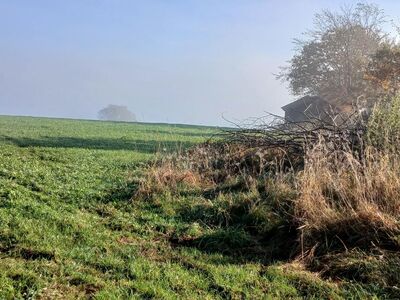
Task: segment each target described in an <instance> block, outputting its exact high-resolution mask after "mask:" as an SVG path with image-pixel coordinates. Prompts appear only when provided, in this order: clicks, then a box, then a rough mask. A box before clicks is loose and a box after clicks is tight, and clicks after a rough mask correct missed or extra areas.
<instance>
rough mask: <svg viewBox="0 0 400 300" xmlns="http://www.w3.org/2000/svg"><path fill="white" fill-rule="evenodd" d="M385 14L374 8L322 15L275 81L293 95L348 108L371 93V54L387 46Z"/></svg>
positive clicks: (349, 8) (369, 6)
mask: <svg viewBox="0 0 400 300" xmlns="http://www.w3.org/2000/svg"><path fill="white" fill-rule="evenodd" d="M384 23H385V15H384V13H383V11H382V10H380V9H379V8H378V7H377V6H375V5H372V4H357V5H356V6H355V7H354V8H352V7H344V8H342V10H341V11H340V12H339V13H335V12H331V11H328V10H326V11H323V12H322V13H320V14H317V15H316V16H315V19H314V25H315V26H314V29H312V30H310V31H308V32H307V33H306V34H305V36H306V39H305V40H295V44H296V53H295V55H294V56H293V58H292V59H291V60H290V61H289V65H288V66H287V67H283V68H282V70H281V73H280V74H279V75H278V77H279V78H281V79H283V80H286V81H287V82H288V83H289V87H290V90H291V92H292V93H293V94H294V95H299V96H302V95H318V96H321V97H323V98H324V99H326V100H328V101H329V102H330V103H342V104H343V103H346V104H352V103H353V102H354V101H356V100H357V99H359V98H360V97H367V96H370V94H371V93H373V90H372V89H371V87H370V84H369V83H368V81H367V80H365V72H366V69H367V67H368V65H369V60H370V56H371V55H373V54H374V53H375V52H376V51H377V50H378V49H379V48H380V47H381V45H382V44H384V43H385V42H386V38H387V35H386V34H385V33H384V31H383V29H382V25H383V24H384Z"/></svg>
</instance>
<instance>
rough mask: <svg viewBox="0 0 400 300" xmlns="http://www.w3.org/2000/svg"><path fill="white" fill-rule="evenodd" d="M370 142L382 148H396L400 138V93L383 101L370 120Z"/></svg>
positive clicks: (377, 106)
mask: <svg viewBox="0 0 400 300" xmlns="http://www.w3.org/2000/svg"><path fill="white" fill-rule="evenodd" d="M367 138H368V142H369V143H370V144H372V145H373V146H375V147H378V148H381V149H394V148H398V147H397V146H399V145H400V144H399V142H400V140H399V138H400V95H397V96H394V97H392V98H391V99H388V100H386V101H382V102H381V103H379V104H377V105H376V107H375V108H374V110H373V112H372V115H371V117H370V118H369V120H368V130H367Z"/></svg>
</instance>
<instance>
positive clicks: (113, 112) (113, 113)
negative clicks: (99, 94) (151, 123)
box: [98, 104, 136, 122]
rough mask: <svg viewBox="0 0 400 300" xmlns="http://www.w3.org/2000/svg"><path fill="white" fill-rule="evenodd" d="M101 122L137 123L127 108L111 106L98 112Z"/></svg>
mask: <svg viewBox="0 0 400 300" xmlns="http://www.w3.org/2000/svg"><path fill="white" fill-rule="evenodd" d="M98 117H99V119H100V120H107V121H124V122H136V116H135V114H134V113H132V112H131V111H130V110H129V109H128V108H127V107H126V106H120V105H114V104H110V105H108V106H107V107H105V108H103V109H101V110H100V111H99V112H98Z"/></svg>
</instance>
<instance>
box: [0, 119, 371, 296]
mask: <svg viewBox="0 0 400 300" xmlns="http://www.w3.org/2000/svg"><path fill="white" fill-rule="evenodd" d="M214 133H216V129H213V128H207V127H199V126H183V125H162V124H132V123H115V122H98V121H81V120H64V119H45V118H28V117H7V116H3V117H0V299H30V298H34V299H77V298H78V299H80V298H84V299H85V298H95V299H143V298H155V299H177V298H179V299H301V298H304V297H307V298H316V299H319V298H326V299H341V298H349V297H352V298H364V297H366V295H367V294H365V293H364V291H363V290H357V289H356V288H354V289H353V290H351V289H347V288H346V289H344V288H343V287H341V286H339V285H338V284H337V283H335V282H334V281H330V280H322V279H320V278H319V276H318V275H317V274H314V273H311V272H308V271H304V270H303V268H302V267H301V265H300V264H296V263H293V262H291V263H290V264H288V263H287V262H285V261H271V262H269V263H265V260H259V259H256V258H254V259H251V258H249V257H248V256H246V255H243V256H237V255H236V254H235V255H232V253H230V252H229V251H223V249H224V248H223V247H225V245H228V246H232V247H234V246H235V243H246V234H245V233H243V232H242V231H240V230H236V231H235V229H232V228H228V229H227V230H230V232H228V234H229V241H226V240H225V237H226V236H227V233H226V232H221V231H215V230H214V229H213V228H211V227H207V226H204V224H202V223H201V220H202V219H203V217H204V216H200V217H198V218H196V217H195V214H196V211H195V209H194V208H195V207H196V201H198V196H196V195H190V194H188V195H186V196H179V197H178V198H177V199H172V198H173V196H171V195H163V196H160V198H159V199H157V201H154V199H153V200H152V201H148V202H146V201H144V200H143V199H136V198H135V192H136V190H137V188H138V182H139V181H140V179H141V177H140V176H141V169H142V168H143V166H144V165H145V164H146V163H148V162H149V161H151V160H152V159H154V158H155V157H156V156H155V155H156V153H158V154H157V155H162V154H163V153H166V152H171V151H180V150H182V149H184V148H187V147H190V146H192V145H195V144H196V143H200V142H202V141H204V140H206V139H207V138H209V137H210V136H211V135H213V134H214ZM185 201H186V202H185ZM201 201H203V204H206V203H208V202H207V201H208V200H207V199H201ZM182 203H188V204H189V208H193V209H192V210H186V211H185V210H182V208H183V207H185V206H183V205H182ZM187 207H188V206H187V205H186V208H187ZM185 236H188V237H203V238H202V239H200V240H199V239H192V240H197V241H200V242H197V243H188V244H185V243H182V242H178V241H182V240H184V239H183V238H182V237H185ZM210 237H213V238H210ZM232 237H237V239H236V240H235V239H234V238H233V239H232ZM216 241H217V242H218V243H220V244H218V245H215V244H213V243H215V242H216ZM207 243H208V244H207ZM204 245H206V246H204ZM221 249H222V250H221ZM283 250H284V249H283ZM349 291H350V292H349Z"/></svg>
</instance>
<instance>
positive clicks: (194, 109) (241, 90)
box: [0, 0, 400, 125]
mask: <svg viewBox="0 0 400 300" xmlns="http://www.w3.org/2000/svg"><path fill="white" fill-rule="evenodd" d="M357 2H359V1H327V0H326V1H324V0H318V1H317V0H287V1H284V0H280V1H278V0H276V1H275V0H265V1H261V0H259V1H256V0H197V1H196V0H181V1H178V0H163V1H161V0H158V1H156V0H142V1H134V0H64V1H62V0H47V1H46V0H35V1H33V0H0V37H1V39H0V114H3V115H5V114H12V115H31V116H47V117H66V118H88V119H95V118H96V116H97V111H98V110H100V109H101V108H103V107H104V106H107V105H108V104H118V105H126V106H128V107H129V109H130V110H131V111H132V112H134V113H135V114H136V115H137V117H138V119H139V121H143V122H169V123H188V124H205V125H226V124H227V123H226V122H225V121H224V120H223V117H222V116H224V117H225V118H227V119H229V120H233V121H237V120H243V119H246V118H248V117H257V116H262V115H264V114H265V112H271V113H275V114H281V113H282V112H281V110H280V107H281V106H283V105H285V104H287V103H288V102H290V101H292V100H294V99H295V98H294V97H293V96H291V95H290V93H289V92H288V91H287V89H286V87H285V85H284V84H282V83H281V82H279V81H277V80H276V79H275V76H274V75H273V74H274V73H277V72H278V71H279V69H278V68H279V66H281V65H284V64H285V62H286V61H287V60H288V59H290V57H291V55H292V54H293V52H292V49H293V45H292V43H291V42H292V39H293V38H296V37H300V36H301V33H302V32H304V31H305V30H306V29H307V28H310V27H311V26H312V18H313V15H314V14H315V13H316V12H319V11H320V10H321V9H323V8H329V9H337V8H339V7H340V6H341V5H343V4H355V3H357ZM375 3H376V4H378V5H379V6H380V7H381V8H382V9H384V10H385V11H386V13H387V14H389V15H391V16H392V17H395V18H397V17H399V16H400V1H396V0H386V1H375Z"/></svg>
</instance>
